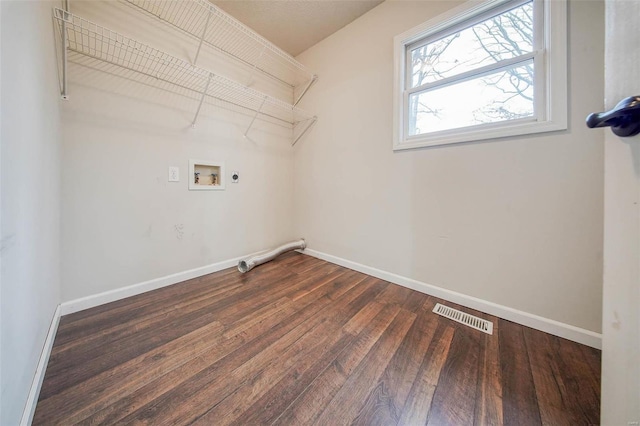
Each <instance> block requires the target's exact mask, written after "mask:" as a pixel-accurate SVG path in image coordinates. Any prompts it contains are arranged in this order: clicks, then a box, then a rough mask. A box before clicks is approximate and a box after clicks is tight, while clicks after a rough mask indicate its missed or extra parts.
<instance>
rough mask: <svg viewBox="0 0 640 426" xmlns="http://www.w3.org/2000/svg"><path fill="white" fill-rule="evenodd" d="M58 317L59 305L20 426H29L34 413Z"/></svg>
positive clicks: (54, 336) (58, 322) (56, 328)
mask: <svg viewBox="0 0 640 426" xmlns="http://www.w3.org/2000/svg"><path fill="white" fill-rule="evenodd" d="M60 316H61V314H60V305H58V306H57V307H56V310H55V312H54V313H53V319H52V320H51V325H50V326H49V332H48V333H47V338H46V340H45V341H44V346H43V348H42V353H41V354H40V359H39V360H38V366H37V367H36V374H35V375H34V376H33V382H31V389H30V390H29V396H28V397H27V403H26V404H25V406H24V411H23V412H22V419H21V420H20V426H29V425H30V424H31V422H32V421H33V414H34V413H35V412H36V405H37V404H38V396H39V395H40V388H42V382H43V381H44V373H45V371H46V370H47V363H48V362H49V355H51V348H53V341H54V340H55V338H56V332H57V331H58V324H60Z"/></svg>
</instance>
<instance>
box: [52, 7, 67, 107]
mask: <svg viewBox="0 0 640 426" xmlns="http://www.w3.org/2000/svg"><path fill="white" fill-rule="evenodd" d="M64 5H65V9H66V10H61V9H55V10H56V11H59V12H60V15H61V16H60V17H59V19H60V20H61V26H62V31H60V35H61V39H62V83H61V84H60V86H61V88H60V97H61V98H62V100H64V101H66V100H68V99H69V95H68V94H67V16H65V14H67V13H69V11H68V8H69V5H68V3H67V2H66V1H65V3H64Z"/></svg>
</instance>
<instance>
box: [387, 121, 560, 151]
mask: <svg viewBox="0 0 640 426" xmlns="http://www.w3.org/2000/svg"><path fill="white" fill-rule="evenodd" d="M566 129H567V121H566V118H565V119H563V120H561V121H521V122H518V123H508V124H505V123H500V124H499V125H494V126H492V125H483V126H475V127H468V128H466V129H452V130H445V131H441V132H434V133H429V134H423V135H416V136H409V137H406V138H404V139H400V138H397V139H396V140H395V141H394V144H393V150H394V151H402V150H405V149H416V148H424V147H431V146H441V145H450V144H456V143H464V142H478V141H484V140H489V139H500V138H506V137H513V136H521V135H532V134H536V133H546V132H555V131H559V130H566Z"/></svg>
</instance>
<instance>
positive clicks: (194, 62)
mask: <svg viewBox="0 0 640 426" xmlns="http://www.w3.org/2000/svg"><path fill="white" fill-rule="evenodd" d="M210 19H211V8H209V13H208V14H207V22H206V23H205V24H204V30H202V35H201V36H200V43H198V50H197V51H196V57H195V58H194V59H193V65H195V64H196V63H197V62H198V57H199V56H200V49H202V43H203V42H204V36H205V35H207V30H208V29H209V20H210Z"/></svg>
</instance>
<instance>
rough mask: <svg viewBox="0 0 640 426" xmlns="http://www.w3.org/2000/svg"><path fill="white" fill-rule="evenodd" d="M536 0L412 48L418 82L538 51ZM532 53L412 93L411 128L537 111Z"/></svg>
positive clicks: (413, 76) (412, 82)
mask: <svg viewBox="0 0 640 426" xmlns="http://www.w3.org/2000/svg"><path fill="white" fill-rule="evenodd" d="M533 45H534V32H533V3H532V2H529V3H525V4H523V5H520V6H518V7H515V8H513V9H511V10H508V11H506V12H503V13H501V14H499V15H498V16H495V17H492V18H489V19H487V20H486V21H483V22H480V23H478V24H475V25H473V26H471V27H468V28H465V29H463V30H461V31H458V32H456V33H454V34H452V35H449V36H447V37H444V38H441V39H438V40H435V41H432V42H429V43H428V44H425V45H422V46H419V47H417V48H414V49H413V50H411V51H410V55H411V56H410V58H411V63H410V82H409V83H410V85H411V87H412V88H414V87H420V86H422V85H425V84H427V85H428V84H429V83H434V82H438V81H440V80H443V79H447V78H451V77H455V76H456V75H460V74H462V73H465V72H469V71H473V70H475V69H479V68H482V67H485V66H488V65H492V64H498V63H500V62H502V61H505V60H511V59H516V58H519V57H521V56H523V55H527V54H529V53H531V52H533ZM533 88H534V66H533V60H532V59H526V58H525V59H523V61H521V62H515V63H511V65H509V66H505V67H500V66H499V65H496V68H495V69H492V70H490V71H488V72H486V73H483V74H482V75H479V76H478V77H472V78H466V79H463V80H461V81H460V82H457V81H455V78H453V79H452V81H451V82H445V84H443V85H441V86H437V87H433V88H430V87H429V86H427V88H426V89H425V90H424V91H420V92H416V93H413V94H412V95H410V96H409V131H410V134H420V133H425V132H431V131H438V130H446V129H449V128H458V127H465V126H472V125H477V124H483V123H491V122H496V121H504V120H513V119H518V118H524V117H531V116H533V114H534V111H533V105H534V102H533V93H534V90H533Z"/></svg>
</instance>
